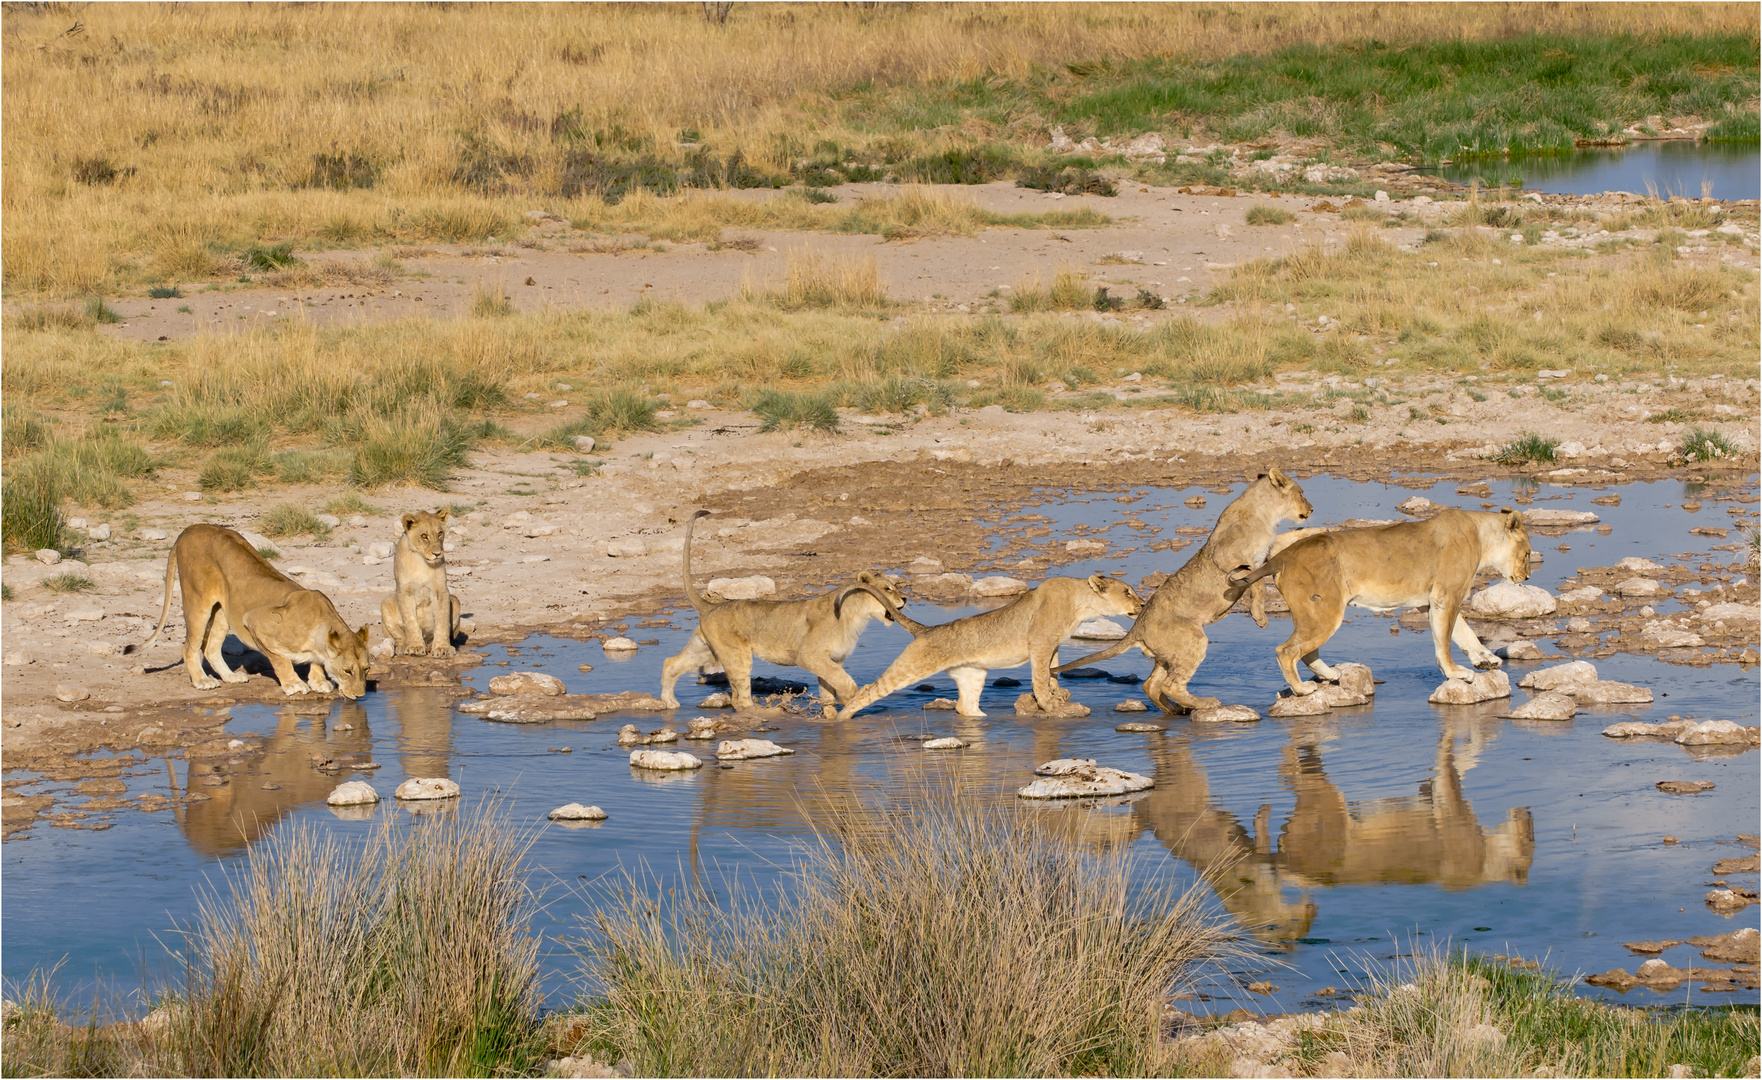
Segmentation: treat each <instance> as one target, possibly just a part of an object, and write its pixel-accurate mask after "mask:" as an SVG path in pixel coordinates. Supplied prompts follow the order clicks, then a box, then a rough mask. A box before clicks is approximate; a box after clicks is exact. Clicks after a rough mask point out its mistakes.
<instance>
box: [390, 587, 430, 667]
mask: <svg viewBox="0 0 1762 1080" xmlns="http://www.w3.org/2000/svg"><path fill="white" fill-rule="evenodd" d="M396 596H397V601H398V621H399V622H400V623H402V624H403V628H404V649H403V652H404V655H405V656H427V655H428V638H429V637H430V636H431V634H432V633H433V631H434V629H435V627H434V618H433V616H434V614H435V611H434V605H433V604H429V605H426V606H427V607H428V614H429V616H430V617H429V619H428V620H427V622H428V625H426V626H425V625H423V622H424V620H423V618H422V612H421V610H420V609H419V607H418V605H417V603H416V598H415V597H414V596H411V595H410V594H409V593H408V592H406V591H405V590H403V589H399V590H398V592H397V594H396Z"/></svg>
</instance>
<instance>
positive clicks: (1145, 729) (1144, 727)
mask: <svg viewBox="0 0 1762 1080" xmlns="http://www.w3.org/2000/svg"><path fill="white" fill-rule="evenodd" d="M1114 730H1115V731H1118V732H1122V733H1124V734H1127V735H1135V734H1154V733H1156V732H1158V731H1167V730H1168V729H1167V728H1165V727H1163V726H1162V725H1161V724H1144V723H1125V724H1120V725H1119V726H1117V727H1115V728H1114Z"/></svg>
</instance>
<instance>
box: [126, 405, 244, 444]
mask: <svg viewBox="0 0 1762 1080" xmlns="http://www.w3.org/2000/svg"><path fill="white" fill-rule="evenodd" d="M148 430H149V431H151V432H152V433H153V437H154V438H156V439H176V440H177V441H179V442H181V443H185V444H187V445H190V446H233V445H236V444H238V443H244V442H253V441H258V440H261V439H265V438H267V437H268V436H269V420H268V419H267V418H266V417H264V416H261V415H259V414H257V413H253V412H251V411H250V410H248V409H244V408H241V407H239V406H237V405H226V404H222V403H220V402H215V401H207V400H202V401H192V402H187V403H184V404H180V405H169V406H167V407H166V408H164V409H162V410H161V411H160V412H159V413H157V414H156V415H154V416H153V418H152V420H151V421H150V422H149V424H148Z"/></svg>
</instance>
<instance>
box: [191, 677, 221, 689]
mask: <svg viewBox="0 0 1762 1080" xmlns="http://www.w3.org/2000/svg"><path fill="white" fill-rule="evenodd" d="M190 685H191V686H194V687H195V688H196V689H198V690H214V689H216V688H218V687H219V686H220V680H219V679H210V678H209V677H208V676H206V675H204V676H202V677H201V678H200V679H191V680H190Z"/></svg>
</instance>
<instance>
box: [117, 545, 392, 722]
mask: <svg viewBox="0 0 1762 1080" xmlns="http://www.w3.org/2000/svg"><path fill="white" fill-rule="evenodd" d="M173 578H176V579H178V580H180V581H181V582H182V584H183V601H184V670H185V671H187V672H188V673H189V676H190V682H191V684H192V685H194V686H195V687H196V689H198V690H212V689H214V688H215V687H217V686H219V685H220V682H219V681H218V680H216V679H213V678H211V677H209V675H208V674H207V673H206V672H204V671H203V670H202V660H203V659H204V658H206V659H207V661H208V664H209V666H210V667H212V668H213V669H214V672H215V674H217V675H219V676H220V678H221V679H224V680H226V681H227V682H229V683H242V682H244V681H245V680H246V679H247V678H249V676H247V675H246V674H245V673H244V672H242V671H234V670H233V669H232V668H230V667H228V666H227V664H226V658H225V657H224V656H222V655H221V652H220V647H221V645H222V644H223V643H224V642H225V641H226V635H227V634H228V633H229V632H230V633H232V634H235V635H237V637H238V639H239V640H240V641H242V642H244V643H245V644H246V645H247V646H249V647H250V648H253V649H256V650H257V651H258V652H260V653H262V654H263V655H264V656H265V657H267V658H268V660H269V664H270V666H271V667H273V668H274V669H275V677H276V679H277V680H278V681H279V682H280V683H281V689H282V692H283V693H284V694H302V693H305V692H306V691H308V690H310V691H312V692H313V693H317V694H326V693H329V692H330V691H331V690H332V689H333V688H332V686H331V684H330V682H329V680H327V679H326V678H325V677H324V676H325V673H326V672H328V673H329V674H330V677H331V678H332V679H335V680H336V686H335V688H334V689H336V690H337V691H338V692H339V693H341V694H342V695H343V696H344V697H346V698H351V699H352V698H358V697H360V696H361V695H362V694H365V693H366V692H367V628H366V627H365V626H363V627H362V628H361V629H360V631H359V632H356V631H353V630H350V629H349V626H348V624H347V623H345V622H343V619H342V616H340V615H338V614H337V610H336V607H335V605H333V604H332V603H331V602H330V597H328V596H325V595H324V594H323V593H321V592H317V591H315V590H313V589H306V588H302V587H300V586H299V585H297V584H295V583H294V582H293V581H292V580H290V579H289V578H288V577H287V576H286V575H284V574H283V573H282V572H281V571H279V570H277V569H276V568H275V567H273V566H271V565H269V561H268V560H267V559H265V558H264V557H263V556H261V555H259V554H257V552H256V551H255V550H254V549H253V548H252V547H251V545H250V544H249V543H248V542H246V540H245V538H244V537H242V536H240V535H239V534H238V533H236V532H234V531H232V530H231V529H225V528H221V527H220V526H218V525H191V526H190V527H189V528H187V529H185V530H184V531H183V532H181V533H179V534H178V538H177V543H175V544H173V545H172V546H171V554H170V555H168V556H167V557H166V559H165V600H164V603H163V604H162V605H161V606H160V609H159V625H158V626H156V627H154V629H153V633H152V635H151V636H150V637H148V638H147V640H146V641H143V642H141V644H139V645H137V646H130V647H129V648H128V649H127V650H126V651H128V652H134V651H136V650H137V649H145V648H146V647H147V646H149V645H151V644H153V642H154V641H156V640H158V638H159V632H160V631H161V630H164V629H165V620H166V617H167V616H168V615H169V614H170V613H171V582H172V579H173ZM295 664H310V665H311V667H310V668H309V669H308V671H307V674H306V678H305V680H304V681H302V680H301V679H300V677H299V676H298V675H296V674H294V665H295Z"/></svg>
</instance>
